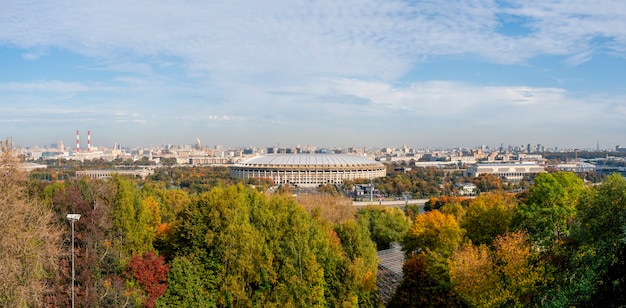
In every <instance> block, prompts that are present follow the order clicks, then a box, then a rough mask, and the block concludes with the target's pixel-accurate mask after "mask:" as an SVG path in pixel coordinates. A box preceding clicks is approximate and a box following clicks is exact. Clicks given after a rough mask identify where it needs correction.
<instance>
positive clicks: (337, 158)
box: [235, 153, 380, 166]
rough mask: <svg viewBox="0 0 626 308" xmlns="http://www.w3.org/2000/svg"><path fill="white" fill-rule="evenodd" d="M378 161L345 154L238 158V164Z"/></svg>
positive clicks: (366, 162) (364, 163)
mask: <svg viewBox="0 0 626 308" xmlns="http://www.w3.org/2000/svg"><path fill="white" fill-rule="evenodd" d="M377 164H380V163H379V162H377V161H375V160H372V159H370V158H367V157H364V156H355V155H347V154H321V153H320V154H268V155H261V156H255V157H251V158H247V159H243V160H240V161H239V162H237V163H236V164H235V165H238V166H259V165H276V166H303V165H308V166H311V165H315V166H362V165H377Z"/></svg>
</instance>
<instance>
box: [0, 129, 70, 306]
mask: <svg viewBox="0 0 626 308" xmlns="http://www.w3.org/2000/svg"><path fill="white" fill-rule="evenodd" d="M0 170H1V171H2V176H0V260H1V261H0V306H2V307H26V306H30V307H37V306H42V304H43V299H44V294H45V293H46V292H48V291H49V290H50V285H48V283H47V280H48V279H50V278H52V277H54V276H55V275H56V274H57V262H58V260H59V257H60V256H61V254H62V252H61V251H60V249H59V248H60V246H61V245H60V240H61V233H60V229H59V228H58V226H56V225H55V217H54V214H53V212H52V211H51V209H50V207H49V206H46V205H43V204H41V203H39V202H38V201H36V200H33V199H31V198H29V197H28V195H27V194H26V190H25V188H26V187H27V186H28V185H27V180H28V176H27V174H26V172H25V171H24V169H23V168H22V164H21V162H20V160H19V159H18V158H17V157H16V156H15V153H14V150H13V148H12V145H11V143H10V142H9V141H8V140H7V141H5V142H4V143H2V144H1V145H0Z"/></svg>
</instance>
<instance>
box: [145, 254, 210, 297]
mask: <svg viewBox="0 0 626 308" xmlns="http://www.w3.org/2000/svg"><path fill="white" fill-rule="evenodd" d="M208 277H214V273H211V272H205V266H202V265H200V264H196V262H193V261H192V260H189V259H188V258H187V257H176V258H174V260H173V261H172V263H171V268H170V271H169V272H168V274H167V281H168V286H167V290H166V292H165V294H164V295H163V296H161V297H159V299H158V300H157V302H156V305H157V306H158V307H181V308H196V307H202V308H204V307H215V306H216V303H215V298H214V294H213V293H212V291H211V290H213V289H215V288H216V286H215V285H214V284H213V283H214V282H213V281H211V280H210V279H207V278H208Z"/></svg>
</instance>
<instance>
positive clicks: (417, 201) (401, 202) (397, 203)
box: [352, 199, 428, 213]
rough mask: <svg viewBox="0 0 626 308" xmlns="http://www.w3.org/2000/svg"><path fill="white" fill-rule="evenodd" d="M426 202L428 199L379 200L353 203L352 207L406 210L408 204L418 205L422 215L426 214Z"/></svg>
mask: <svg viewBox="0 0 626 308" xmlns="http://www.w3.org/2000/svg"><path fill="white" fill-rule="evenodd" d="M426 201H428V199H411V200H406V201H405V200H392V201H379V200H374V201H352V205H353V206H356V207H364V206H367V205H382V206H393V207H399V208H404V206H405V205H406V204H407V202H408V204H417V205H418V206H419V209H420V213H424V204H426Z"/></svg>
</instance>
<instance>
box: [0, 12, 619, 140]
mask: <svg viewBox="0 0 626 308" xmlns="http://www.w3.org/2000/svg"><path fill="white" fill-rule="evenodd" d="M0 67H2V69H0V106H2V110H3V112H2V113H1V115H0V132H2V134H1V135H0V137H3V138H12V139H13V140H14V141H15V142H16V143H17V144H20V145H22V146H26V147H28V146H35V145H39V146H42V145H45V144H50V143H56V142H58V141H63V143H64V144H65V146H66V147H72V146H73V145H74V142H75V139H74V133H75V131H76V130H80V131H81V132H82V133H81V139H82V141H83V144H84V146H86V132H87V131H88V130H90V131H91V133H92V138H93V139H92V144H94V145H101V146H107V147H111V146H112V145H113V144H115V143H119V144H127V145H139V146H149V145H154V146H156V145H161V144H190V143H193V141H194V140H195V139H196V138H198V139H200V140H201V141H202V142H203V144H222V145H224V146H243V145H254V146H259V147H263V146H268V145H276V144H281V145H286V146H293V145H296V144H300V145H302V146H304V145H306V144H309V145H312V146H327V147H333V146H335V147H340V146H345V147H348V146H357V147H373V146H385V145H395V146H399V145H403V144H406V145H409V146H412V147H416V148H419V147H474V146H477V145H480V144H486V145H489V146H497V145H500V144H501V143H504V144H505V145H506V144H518V145H523V144H528V143H532V144H543V145H546V146H551V147H564V148H596V142H598V140H599V142H600V147H601V148H603V149H606V148H611V147H614V146H616V145H626V137H625V135H624V132H625V131H626V121H624V119H626V101H625V100H624V98H625V97H626V87H625V86H624V85H625V84H626V76H625V75H624V74H623V72H624V71H626V5H624V4H622V3H620V2H618V1H608V0H607V1H596V2H582V1H567V2H557V1H342V2H339V3H334V2H324V1H318V2H314V1H290V2H289V3H285V2H282V1H281V2H278V1H276V2H274V1H271V2H263V3H257V2H252V1H231V2H225V3H210V2H203V1H189V2H180V3H168V2H154V1H150V2H148V1H134V2H133V3H127V2H123V1H105V2H93V3H92V2H85V3H75V2H71V1H55V2H54V3H50V2H46V1H32V2H28V3H24V2H22V1H8V3H5V4H4V5H3V10H2V11H1V12H0ZM83 138H84V139H83Z"/></svg>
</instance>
